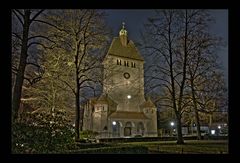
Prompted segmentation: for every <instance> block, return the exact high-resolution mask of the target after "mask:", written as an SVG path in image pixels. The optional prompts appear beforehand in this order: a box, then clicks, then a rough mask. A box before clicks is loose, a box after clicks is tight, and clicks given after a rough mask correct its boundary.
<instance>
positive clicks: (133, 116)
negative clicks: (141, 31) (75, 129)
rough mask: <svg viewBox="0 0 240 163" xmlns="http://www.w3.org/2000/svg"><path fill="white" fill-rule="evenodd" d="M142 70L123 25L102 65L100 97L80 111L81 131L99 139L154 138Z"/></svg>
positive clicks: (151, 106)
mask: <svg viewBox="0 0 240 163" xmlns="http://www.w3.org/2000/svg"><path fill="white" fill-rule="evenodd" d="M143 66H144V59H143V58H142V56H141V55H140V54H139V52H138V50H137V48H136V47H135V45H134V43H133V41H131V40H128V36H127V31H126V29H125V27H124V24H123V27H122V29H121V30H120V32H119V37H115V38H114V39H113V41H112V44H111V46H110V48H109V50H108V53H107V55H106V57H105V59H104V62H103V67H104V73H103V93H102V95H101V96H100V97H98V98H93V99H90V100H89V101H88V102H87V104H86V105H85V107H84V119H83V130H92V131H96V132H98V133H99V137H134V136H157V112H156V107H155V105H154V104H153V103H152V101H151V99H150V98H148V99H147V100H145V98H144V69H143Z"/></svg>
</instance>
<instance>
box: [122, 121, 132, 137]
mask: <svg viewBox="0 0 240 163" xmlns="http://www.w3.org/2000/svg"><path fill="white" fill-rule="evenodd" d="M131 130H132V123H131V122H127V123H126V124H125V127H124V136H131V135H132V132H131Z"/></svg>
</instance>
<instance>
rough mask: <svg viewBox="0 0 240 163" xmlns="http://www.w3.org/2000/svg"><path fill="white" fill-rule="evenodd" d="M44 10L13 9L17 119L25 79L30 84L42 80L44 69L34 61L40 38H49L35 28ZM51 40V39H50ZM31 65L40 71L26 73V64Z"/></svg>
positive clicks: (13, 103) (14, 114)
mask: <svg viewBox="0 0 240 163" xmlns="http://www.w3.org/2000/svg"><path fill="white" fill-rule="evenodd" d="M43 11H44V10H30V9H24V10H21V9H14V10H12V14H13V15H12V20H13V22H14V23H13V30H12V38H13V44H12V49H13V53H12V58H13V60H12V61H13V62H12V74H13V79H14V81H15V82H14V83H12V84H13V86H12V87H13V96H12V110H13V114H12V115H13V120H15V119H16V117H17V115H18V110H19V106H20V99H21V96H22V86H23V83H24V79H26V80H27V81H28V82H29V83H30V84H33V83H35V82H37V81H39V80H40V78H41V75H42V70H41V69H40V66H39V65H38V64H36V63H34V62H32V61H33V60H34V59H36V58H37V54H36V52H34V49H36V46H34V45H37V44H38V45H40V44H41V43H40V42H39V39H47V40H49V39H48V38H47V37H46V36H43V35H39V34H38V33H37V32H38V31H37V30H36V29H35V30H34V29H33V28H34V26H35V25H36V23H35V19H36V18H38V17H40V15H41V14H42V13H43ZM49 41H50V40H49ZM33 54H34V55H35V56H34V57H29V56H30V55H33ZM27 65H30V66H31V68H29V69H31V70H34V71H38V74H37V75H36V74H35V76H33V75H31V74H29V73H28V74H27V73H26V71H25V70H26V66H27Z"/></svg>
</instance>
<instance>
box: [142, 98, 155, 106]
mask: <svg viewBox="0 0 240 163" xmlns="http://www.w3.org/2000/svg"><path fill="white" fill-rule="evenodd" d="M141 107H142V108H148V107H152V108H155V107H156V106H155V105H154V103H153V102H152V100H151V99H150V98H148V99H147V101H145V102H144V103H143V104H141Z"/></svg>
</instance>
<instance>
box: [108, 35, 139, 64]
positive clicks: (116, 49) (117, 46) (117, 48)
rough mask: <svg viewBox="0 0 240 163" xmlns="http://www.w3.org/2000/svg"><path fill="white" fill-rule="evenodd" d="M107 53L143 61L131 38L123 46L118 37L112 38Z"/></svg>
mask: <svg viewBox="0 0 240 163" xmlns="http://www.w3.org/2000/svg"><path fill="white" fill-rule="evenodd" d="M107 55H113V56H119V57H124V58H130V59H136V60H140V61H144V59H143V57H142V56H141V55H140V54H139V52H138V50H137V48H136V47H135V45H134V43H133V41H132V40H129V41H128V42H127V46H123V45H122V43H121V41H120V38H119V37H115V38H113V41H112V44H111V46H110V48H109V50H108V53H107Z"/></svg>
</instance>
